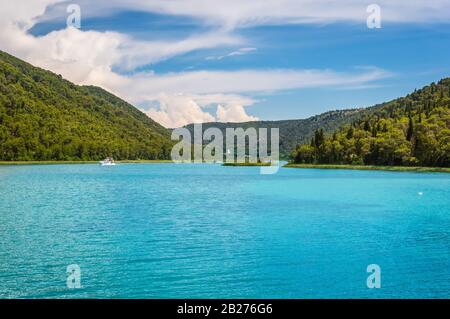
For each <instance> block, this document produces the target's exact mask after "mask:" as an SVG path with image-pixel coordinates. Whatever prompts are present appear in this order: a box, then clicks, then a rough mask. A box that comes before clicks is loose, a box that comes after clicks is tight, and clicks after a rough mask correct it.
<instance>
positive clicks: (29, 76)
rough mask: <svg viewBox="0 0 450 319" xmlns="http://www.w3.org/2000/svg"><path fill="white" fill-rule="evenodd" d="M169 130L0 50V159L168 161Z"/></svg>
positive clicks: (114, 99) (110, 98)
mask: <svg viewBox="0 0 450 319" xmlns="http://www.w3.org/2000/svg"><path fill="white" fill-rule="evenodd" d="M171 145H172V142H171V141H170V131H169V130H167V129H165V128H164V127H162V126H161V125H159V124H158V123H156V122H154V121H153V120H151V119H150V118H148V117H147V116H146V115H145V114H144V113H142V112H140V111H139V110H137V109H136V108H135V107H133V106H132V105H130V104H128V103H126V102H125V101H123V100H121V99H119V98H117V97H116V96H114V95H112V94H110V93H108V92H106V91H104V90H103V89H100V88H97V87H83V86H77V85H74V84H72V83H71V82H69V81H66V80H64V79H62V77H61V76H58V75H56V74H53V73H51V72H48V71H45V70H42V69H40V68H36V67H33V66H32V65H30V64H28V63H25V62H23V61H21V60H19V59H17V58H15V57H13V56H11V55H8V54H6V53H4V52H1V51H0V160H4V161H29V160H99V159H103V158H105V157H107V156H112V157H114V158H115V159H168V158H169V156H170V150H171Z"/></svg>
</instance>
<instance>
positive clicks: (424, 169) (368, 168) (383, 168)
mask: <svg viewBox="0 0 450 319" xmlns="http://www.w3.org/2000/svg"><path fill="white" fill-rule="evenodd" d="M284 167H287V168H319V169H354V170H366V171H395V172H422V173H429V172H441V173H450V168H446V167H409V166H371V165H334V164H286V165H285V166H284Z"/></svg>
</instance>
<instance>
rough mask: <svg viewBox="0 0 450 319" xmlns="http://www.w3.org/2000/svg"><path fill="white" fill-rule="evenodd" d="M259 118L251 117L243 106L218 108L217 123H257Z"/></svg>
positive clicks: (235, 105)
mask: <svg viewBox="0 0 450 319" xmlns="http://www.w3.org/2000/svg"><path fill="white" fill-rule="evenodd" d="M257 120H258V118H257V117H254V116H249V115H248V114H247V113H246V112H245V109H244V107H243V106H242V105H237V104H231V105H225V106H223V105H219V106H217V121H219V122H248V121H257Z"/></svg>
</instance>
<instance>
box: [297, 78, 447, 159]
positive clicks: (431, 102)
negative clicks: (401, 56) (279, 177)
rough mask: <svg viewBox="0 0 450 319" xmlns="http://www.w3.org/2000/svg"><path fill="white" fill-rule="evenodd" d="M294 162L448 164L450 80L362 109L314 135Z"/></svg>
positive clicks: (299, 148) (300, 148) (301, 146)
mask: <svg viewBox="0 0 450 319" xmlns="http://www.w3.org/2000/svg"><path fill="white" fill-rule="evenodd" d="M292 158H293V160H294V162H295V163H305V164H306V163H308V164H355V165H356V164H359V165H399V166H431V167H449V166H450V78H446V79H443V80H441V81H439V82H438V83H437V84H436V83H432V84H431V85H429V86H426V87H424V88H422V89H420V90H415V91H414V93H411V94H409V95H408V96H406V97H403V98H399V99H396V100H393V101H391V102H387V103H384V104H381V105H376V106H374V107H371V108H368V109H366V110H364V112H362V113H360V114H359V115H358V117H357V118H355V119H354V121H352V123H350V124H348V125H344V126H343V127H342V128H340V129H338V130H336V131H335V132H334V133H332V134H327V132H325V131H324V130H323V129H318V130H316V131H315V134H314V136H313V137H312V138H311V140H310V141H309V142H308V143H304V144H301V145H299V146H298V147H297V148H296V150H295V151H294V152H293V154H292Z"/></svg>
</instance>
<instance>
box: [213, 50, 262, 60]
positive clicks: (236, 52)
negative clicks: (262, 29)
mask: <svg viewBox="0 0 450 319" xmlns="http://www.w3.org/2000/svg"><path fill="white" fill-rule="evenodd" d="M256 50H257V49H256V48H240V49H238V50H236V51H233V52H230V53H228V54H225V55H219V56H208V57H206V60H222V59H223V58H226V57H232V56H237V55H244V54H248V53H250V52H253V51H256Z"/></svg>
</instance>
